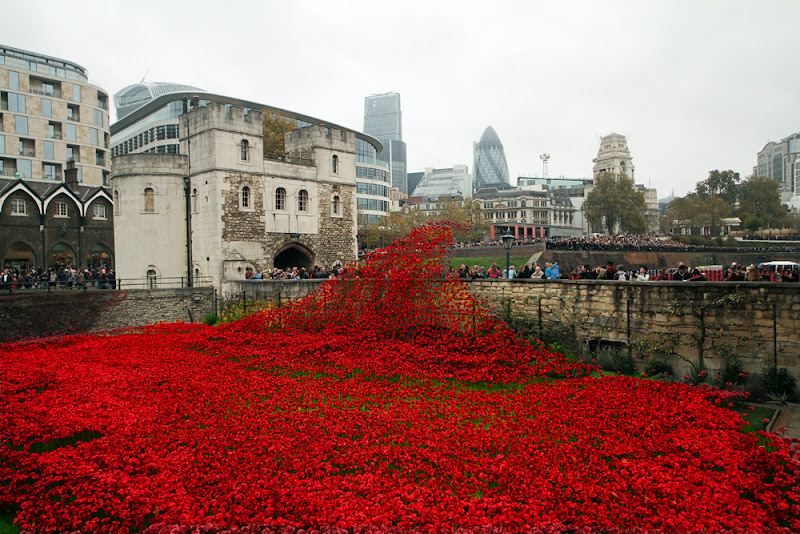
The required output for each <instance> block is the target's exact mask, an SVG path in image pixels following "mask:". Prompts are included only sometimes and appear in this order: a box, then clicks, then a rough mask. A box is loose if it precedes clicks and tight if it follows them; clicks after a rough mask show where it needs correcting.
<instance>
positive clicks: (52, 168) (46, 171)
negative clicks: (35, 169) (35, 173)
mask: <svg viewBox="0 0 800 534" xmlns="http://www.w3.org/2000/svg"><path fill="white" fill-rule="evenodd" d="M58 174H59V173H58V166H57V165H53V164H52V163H45V164H43V165H42V175H43V178H44V179H45V180H58V178H59V176H58Z"/></svg>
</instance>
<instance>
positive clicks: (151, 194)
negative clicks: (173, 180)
mask: <svg viewBox="0 0 800 534" xmlns="http://www.w3.org/2000/svg"><path fill="white" fill-rule="evenodd" d="M144 211H147V212H154V211H156V192H155V191H154V190H153V188H152V187H147V188H145V190H144Z"/></svg>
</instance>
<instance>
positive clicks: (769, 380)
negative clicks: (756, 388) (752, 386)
mask: <svg viewBox="0 0 800 534" xmlns="http://www.w3.org/2000/svg"><path fill="white" fill-rule="evenodd" d="M761 380H762V382H763V385H764V393H766V394H767V395H768V396H770V397H772V398H775V399H783V400H788V399H791V398H792V397H793V396H794V390H795V387H796V386H797V380H795V378H794V377H793V376H792V375H790V374H789V371H787V370H786V368H785V367H776V366H774V365H770V366H768V367H765V368H764V370H763V371H762V373H761Z"/></svg>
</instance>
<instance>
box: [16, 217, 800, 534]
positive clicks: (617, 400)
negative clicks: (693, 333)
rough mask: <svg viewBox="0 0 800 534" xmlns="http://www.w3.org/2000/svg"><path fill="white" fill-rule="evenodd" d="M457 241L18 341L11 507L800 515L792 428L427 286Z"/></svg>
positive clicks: (547, 520) (282, 525) (379, 524)
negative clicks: (520, 329)
mask: <svg viewBox="0 0 800 534" xmlns="http://www.w3.org/2000/svg"><path fill="white" fill-rule="evenodd" d="M450 242H451V237H450V230H449V228H448V227H446V226H432V227H426V228H424V229H421V230H418V231H416V232H415V233H413V234H411V235H410V236H409V237H407V238H406V239H405V240H403V241H401V242H398V243H397V244H396V245H395V246H393V247H390V248H388V249H384V250H382V251H379V252H377V253H375V254H373V255H372V256H371V257H370V258H368V259H367V261H365V262H364V263H363V264H361V265H360V266H359V269H358V270H351V272H349V273H347V274H345V275H343V276H342V277H340V278H339V279H338V280H336V281H330V282H327V283H326V284H325V285H324V286H323V287H321V288H320V290H319V291H317V292H316V293H315V294H313V295H312V296H310V297H309V298H307V299H305V300H303V301H299V302H297V303H294V304H292V305H290V306H288V307H285V308H280V309H275V310H270V311H267V312H264V313H262V314H259V315H254V316H251V317H248V318H246V319H243V320H241V321H238V322H235V323H231V324H227V325H222V326H217V327H210V326H205V325H196V324H192V325H189V324H163V325H156V326H152V327H148V328H146V329H144V330H142V331H138V332H132V333H125V334H118V335H95V336H72V337H65V338H61V339H57V340H44V341H40V342H36V343H28V344H8V345H3V346H0V364H2V368H1V369H0V386H2V399H0V424H2V429H3V431H2V441H0V451H2V452H1V453H0V505H5V506H12V505H13V506H15V507H16V508H14V509H15V510H18V512H17V518H16V521H17V524H18V525H19V526H20V527H21V528H22V529H23V530H35V531H53V532H56V531H58V532H61V531H69V530H75V531H103V532H107V531H111V532H140V531H145V532H190V531H191V532H195V531H196V532H219V531H222V530H226V529H230V531H235V530H234V528H235V527H245V529H246V530H245V531H249V532H256V531H257V532H273V531H275V532H278V531H280V532H288V531H293V530H301V529H302V530H308V531H311V530H313V529H320V528H322V529H323V530H325V531H329V532H344V531H345V530H348V531H358V532H368V531H393V532H404V531H410V530H418V531H425V532H439V531H450V530H457V529H460V530H462V531H476V532H490V531H501V530H508V531H525V532H529V531H539V532H581V531H586V532H589V531H607V532H614V531H641V532H645V531H656V530H663V531H667V532H693V531H700V530H705V531H745V530H750V531H758V532H767V531H768V532H776V531H784V532H791V531H797V530H800V522H799V521H798V520H797V516H798V515H800V505H799V504H798V503H799V501H800V494H799V493H798V485H800V482H798V475H799V474H800V471H798V462H797V459H796V458H793V457H792V451H791V450H790V443H789V442H787V441H785V440H782V439H780V438H778V437H777V436H775V435H772V434H767V433H764V432H760V433H744V432H742V427H743V425H744V424H746V423H745V422H743V419H742V418H741V417H740V416H739V414H737V413H735V412H734V411H732V410H730V409H728V407H727V405H728V397H729V396H730V395H731V394H730V393H725V392H721V391H717V390H712V389H709V388H703V389H700V388H693V387H690V386H687V385H683V384H678V383H668V382H658V381H651V380H642V379H636V378H629V377H617V376H603V375H602V374H601V373H598V372H596V371H595V370H594V369H593V368H590V367H587V366H585V365H584V364H581V363H576V362H573V361H571V360H569V359H567V358H565V357H564V356H563V355H561V354H558V353H551V352H548V351H547V350H545V349H543V348H541V347H540V346H537V345H536V344H530V343H528V342H527V341H523V340H520V339H517V338H516V337H515V336H514V335H513V333H512V332H510V331H509V330H508V329H507V328H506V327H505V326H503V325H501V324H499V323H498V322H497V321H496V319H495V318H493V317H492V315H491V314H490V313H489V312H488V311H487V310H485V309H483V308H482V306H481V304H480V303H477V302H475V301H474V300H473V299H472V298H471V297H470V295H469V294H468V293H467V292H466V291H465V289H464V287H463V286H462V285H461V283H460V282H459V281H458V280H450V281H447V282H445V283H444V284H443V285H442V284H439V285H436V286H435V288H434V286H432V285H430V284H427V283H426V280H427V279H430V278H431V277H434V276H435V275H436V274H438V273H440V272H441V270H440V267H441V262H442V260H443V258H444V257H445V254H446V253H447V249H448V246H449V244H450ZM434 289H435V291H434ZM492 529H494V530H492Z"/></svg>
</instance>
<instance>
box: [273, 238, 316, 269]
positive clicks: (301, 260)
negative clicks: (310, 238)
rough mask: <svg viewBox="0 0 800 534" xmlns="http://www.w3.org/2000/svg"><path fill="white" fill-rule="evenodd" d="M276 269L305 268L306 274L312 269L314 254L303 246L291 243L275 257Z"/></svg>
mask: <svg viewBox="0 0 800 534" xmlns="http://www.w3.org/2000/svg"><path fill="white" fill-rule="evenodd" d="M274 267H275V268H276V269H286V268H289V269H291V268H292V267H297V268H300V267H305V268H306V270H307V271H308V272H311V270H312V269H313V268H314V254H313V253H312V252H311V251H310V250H308V249H307V248H306V247H304V246H303V245H300V244H298V243H292V244H290V245H287V246H286V247H285V248H284V249H283V250H282V251H280V252H279V253H278V254H276V255H275V265H274Z"/></svg>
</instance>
